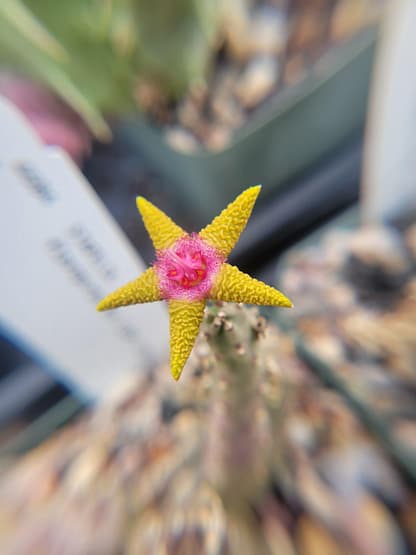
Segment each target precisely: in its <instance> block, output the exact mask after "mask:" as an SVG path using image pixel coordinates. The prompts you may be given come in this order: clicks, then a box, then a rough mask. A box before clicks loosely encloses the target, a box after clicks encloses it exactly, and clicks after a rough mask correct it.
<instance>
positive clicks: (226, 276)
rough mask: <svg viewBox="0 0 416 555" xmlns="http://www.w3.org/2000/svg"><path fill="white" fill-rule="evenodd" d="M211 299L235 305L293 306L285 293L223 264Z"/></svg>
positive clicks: (211, 293) (212, 290)
mask: <svg viewBox="0 0 416 555" xmlns="http://www.w3.org/2000/svg"><path fill="white" fill-rule="evenodd" d="M209 297H210V299H215V300H221V301H229V302H234V303H249V304H260V305H269V306H286V307H291V306H293V305H292V303H291V301H290V300H289V299H288V298H287V297H285V296H284V295H283V293H281V292H280V291H278V290H277V289H275V288H274V287H270V285H266V284H265V283H263V282H262V281H259V280H258V279H255V278H252V277H251V276H249V275H248V274H245V273H244V272H241V271H240V270H239V269H238V268H236V267H235V266H231V265H230V264H223V265H222V266H221V269H220V272H219V274H218V277H217V279H216V281H215V283H214V286H213V288H212V289H211V292H210V295H209Z"/></svg>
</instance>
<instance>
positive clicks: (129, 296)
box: [97, 268, 161, 311]
mask: <svg viewBox="0 0 416 555" xmlns="http://www.w3.org/2000/svg"><path fill="white" fill-rule="evenodd" d="M160 300H161V296H160V291H159V284H158V279H157V275H156V272H155V270H154V268H148V269H147V270H146V271H145V272H144V273H143V274H142V275H141V276H140V277H138V278H137V279H135V280H133V281H130V282H129V283H126V285H123V286H122V287H119V288H118V289H116V290H115V291H113V292H112V293H110V294H109V295H107V297H105V298H104V299H103V300H102V301H101V302H100V303H98V305H97V310H100V311H102V310H109V309H110V308H117V307H119V306H126V305H128V304H138V303H150V302H152V301H160Z"/></svg>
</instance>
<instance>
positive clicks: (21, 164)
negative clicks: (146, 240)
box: [0, 102, 168, 397]
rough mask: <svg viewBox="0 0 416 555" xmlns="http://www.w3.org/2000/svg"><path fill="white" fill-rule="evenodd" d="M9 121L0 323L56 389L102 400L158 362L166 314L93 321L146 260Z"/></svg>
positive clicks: (105, 316) (158, 310) (55, 157)
mask: <svg viewBox="0 0 416 555" xmlns="http://www.w3.org/2000/svg"><path fill="white" fill-rule="evenodd" d="M12 112H13V111H12ZM12 112H11V111H10V109H9V107H8V106H7V104H6V103H3V102H1V103H0V121H1V122H4V121H6V120H7V125H8V127H7V133H2V134H1V136H0V176H1V187H0V218H1V225H2V233H1V236H0V249H1V260H2V268H1V272H0V290H1V295H2V298H1V303H0V324H1V326H2V328H3V331H5V333H6V334H9V335H10V336H11V337H12V338H13V339H14V340H15V341H16V342H18V343H20V344H21V345H23V348H24V349H25V348H26V349H27V350H28V351H30V352H31V353H32V354H34V356H35V357H38V358H39V359H41V360H42V361H43V362H44V363H46V364H47V365H48V366H49V367H50V368H51V370H52V371H56V372H57V373H58V377H60V378H61V380H62V381H63V382H66V383H67V384H69V386H70V387H72V388H75V389H78V390H80V392H81V393H82V394H84V395H86V396H89V397H101V396H103V395H105V394H106V393H107V392H109V390H110V389H111V388H112V386H113V385H114V384H115V383H116V382H117V381H118V380H119V379H120V377H121V376H122V375H123V374H126V373H129V372H134V371H140V370H141V371H143V370H144V369H145V368H146V367H148V366H149V365H150V364H152V363H154V362H157V361H159V360H160V358H161V357H164V356H165V354H166V353H165V351H166V348H167V347H166V346H167V345H168V324H167V315H166V311H165V309H164V307H163V305H162V304H161V303H155V304H146V305H141V306H140V307H136V308H135V307H129V308H120V309H118V310H114V311H109V312H103V313H97V312H96V310H95V306H96V304H97V302H98V301H99V300H100V299H101V298H102V297H104V296H105V295H106V294H107V293H109V292H111V291H112V290H114V289H116V288H117V287H118V286H120V285H122V284H124V283H126V281H129V280H131V279H134V278H135V277H137V276H138V275H139V274H140V273H141V272H142V271H143V270H144V268H145V266H144V264H143V261H142V260H141V259H140V258H139V257H138V256H137V254H136V252H135V251H134V249H133V247H132V246H131V245H130V243H129V242H128V240H127V238H126V237H125V236H124V234H123V232H122V231H121V230H120V228H119V227H118V226H117V224H116V223H115V222H114V220H113V219H112V217H111V216H110V215H109V214H108V212H107V210H106V208H105V207H104V205H103V204H102V203H101V201H100V200H99V198H98V197H97V196H96V194H95V192H94V191H93V190H92V188H91V186H90V185H89V183H88V182H87V181H86V180H85V179H84V177H83V176H82V175H81V173H80V172H79V170H78V168H77V167H76V166H75V165H74V164H73V163H72V161H71V160H70V159H68V158H67V156H66V155H65V154H64V153H63V152H62V151H60V150H59V149H56V148H50V147H44V146H43V145H41V144H40V143H39V142H38V141H37V140H36V139H35V138H34V137H33V136H32V131H31V130H30V128H26V124H25V123H24V122H23V121H22V120H21V118H20V117H17V118H14V117H13V115H12ZM19 138H20V142H19ZM31 139H33V140H31ZM10 141H13V143H14V145H13V147H10V144H9V143H10ZM17 144H20V146H21V148H20V151H19V149H17V148H16V145H17Z"/></svg>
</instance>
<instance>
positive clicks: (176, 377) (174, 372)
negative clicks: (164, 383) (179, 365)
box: [170, 368, 182, 382]
mask: <svg viewBox="0 0 416 555" xmlns="http://www.w3.org/2000/svg"><path fill="white" fill-rule="evenodd" d="M170 373H171V374H172V378H173V379H174V380H175V382H177V381H179V378H180V377H181V374H182V370H175V369H174V368H171V369H170Z"/></svg>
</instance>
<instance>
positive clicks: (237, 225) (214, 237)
mask: <svg viewBox="0 0 416 555" xmlns="http://www.w3.org/2000/svg"><path fill="white" fill-rule="evenodd" d="M260 189H261V185H257V186H255V187H250V188H249V189H246V190H245V191H244V192H243V193H241V195H239V196H238V197H237V198H236V199H235V200H234V201H233V202H232V203H231V204H229V205H228V206H227V208H225V209H224V210H223V211H222V212H221V214H220V215H219V216H217V217H216V218H215V219H214V220H213V221H212V222H211V223H210V224H209V225H207V226H206V227H205V228H204V229H202V230H201V231H200V232H199V236H200V237H202V239H204V240H205V241H206V242H207V243H208V244H210V245H211V246H213V247H215V248H216V249H217V250H218V251H219V252H220V253H221V254H222V255H223V256H224V257H225V258H226V257H227V256H228V255H229V254H230V252H231V251H232V249H233V248H234V245H235V244H236V243H237V241H238V238H239V237H240V234H241V232H242V231H243V229H244V228H245V227H246V225H247V220H248V219H249V217H250V214H251V211H252V210H253V206H254V203H255V202H256V199H257V196H258V194H259V193H260Z"/></svg>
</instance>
